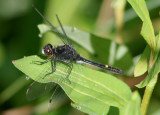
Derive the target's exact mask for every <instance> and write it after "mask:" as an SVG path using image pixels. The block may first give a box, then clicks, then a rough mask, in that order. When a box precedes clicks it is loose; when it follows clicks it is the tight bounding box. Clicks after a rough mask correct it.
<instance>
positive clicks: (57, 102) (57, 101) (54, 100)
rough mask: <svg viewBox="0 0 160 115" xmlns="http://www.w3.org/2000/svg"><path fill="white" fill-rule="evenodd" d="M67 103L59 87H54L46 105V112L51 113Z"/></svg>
mask: <svg viewBox="0 0 160 115" xmlns="http://www.w3.org/2000/svg"><path fill="white" fill-rule="evenodd" d="M66 102H68V97H67V96H66V94H65V93H64V91H63V90H62V89H61V88H60V86H58V85H57V86H56V88H55V90H54V91H53V94H52V96H51V98H50V100H49V103H48V112H52V111H53V110H55V109H56V108H58V107H60V106H61V105H63V104H65V103H66Z"/></svg>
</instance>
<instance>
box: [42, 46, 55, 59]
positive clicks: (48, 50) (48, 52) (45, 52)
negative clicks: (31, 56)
mask: <svg viewBox="0 0 160 115" xmlns="http://www.w3.org/2000/svg"><path fill="white" fill-rule="evenodd" d="M42 54H43V55H45V56H47V57H50V56H52V54H53V52H52V45H51V44H47V45H45V46H44V47H43V49H42Z"/></svg>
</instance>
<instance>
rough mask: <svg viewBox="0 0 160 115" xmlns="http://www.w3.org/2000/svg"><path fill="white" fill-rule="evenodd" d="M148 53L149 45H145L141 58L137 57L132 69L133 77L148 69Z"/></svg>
mask: <svg viewBox="0 0 160 115" xmlns="http://www.w3.org/2000/svg"><path fill="white" fill-rule="evenodd" d="M150 53H151V51H150V47H149V46H148V45H147V46H146V48H145V50H144V51H143V54H142V56H141V58H140V59H139V61H138V63H137V65H136V67H135V69H134V76H135V77H138V76H140V75H143V74H144V73H145V72H146V71H147V70H148V62H149V56H150Z"/></svg>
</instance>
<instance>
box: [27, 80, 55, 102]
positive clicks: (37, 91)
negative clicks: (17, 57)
mask: <svg viewBox="0 0 160 115" xmlns="http://www.w3.org/2000/svg"><path fill="white" fill-rule="evenodd" d="M54 87H56V84H55V83H53V82H50V83H38V82H33V83H32V84H31V85H30V86H29V88H28V89H27V92H26V97H27V99H28V100H34V99H36V98H38V97H40V96H42V95H44V94H46V93H48V92H49V91H51V90H52V89H53V88H54Z"/></svg>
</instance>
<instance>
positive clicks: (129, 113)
mask: <svg viewBox="0 0 160 115" xmlns="http://www.w3.org/2000/svg"><path fill="white" fill-rule="evenodd" d="M140 104H141V98H140V95H139V94H138V92H134V93H133V94H132V98H131V100H130V102H129V103H128V105H127V106H126V107H125V109H124V110H123V111H122V112H121V115H142V113H141V109H140Z"/></svg>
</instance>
